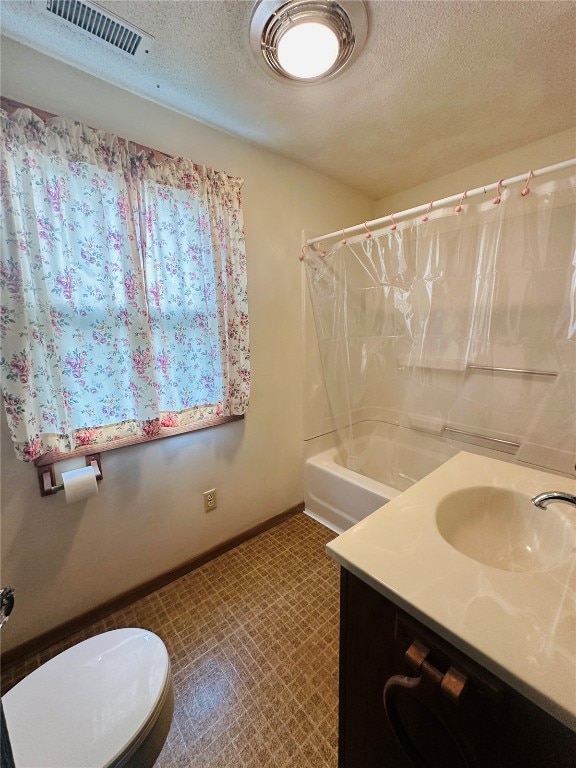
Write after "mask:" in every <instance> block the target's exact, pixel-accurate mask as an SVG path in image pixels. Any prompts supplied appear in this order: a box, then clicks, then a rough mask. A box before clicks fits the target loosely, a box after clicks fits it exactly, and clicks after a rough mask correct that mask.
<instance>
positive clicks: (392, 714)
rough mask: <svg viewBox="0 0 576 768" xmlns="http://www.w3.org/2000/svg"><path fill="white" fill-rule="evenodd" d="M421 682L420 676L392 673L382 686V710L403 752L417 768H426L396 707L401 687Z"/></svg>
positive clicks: (414, 685) (416, 685) (410, 687)
mask: <svg viewBox="0 0 576 768" xmlns="http://www.w3.org/2000/svg"><path fill="white" fill-rule="evenodd" d="M421 682H422V677H421V676H420V677H407V676H406V675H393V676H392V677H389V678H388V680H387V681H386V685H385V686H384V691H383V694H382V699H383V701H384V711H385V712H386V717H387V719H388V722H389V723H390V727H391V728H392V731H393V733H394V736H396V738H397V739H398V742H399V744H400V746H401V747H402V749H403V750H404V752H405V753H406V754H407V755H408V757H409V758H410V759H411V760H412V762H413V763H414V765H416V766H418V768H427V766H426V765H425V763H423V762H422V760H421V758H420V754H419V752H417V750H416V749H415V747H414V745H413V743H412V739H411V738H410V736H409V735H408V733H407V732H406V729H405V728H404V725H403V723H402V720H401V718H400V716H399V714H398V710H397V709H396V694H397V693H398V691H399V690H401V689H408V690H410V689H414V688H418V686H419V685H420V683H421Z"/></svg>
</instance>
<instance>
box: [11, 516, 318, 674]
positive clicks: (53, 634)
mask: <svg viewBox="0 0 576 768" xmlns="http://www.w3.org/2000/svg"><path fill="white" fill-rule="evenodd" d="M303 511H304V502H301V503H300V504H296V505H295V506H294V507H290V509H287V510H286V511H285V512H281V513H280V514H279V515H275V516H274V517H271V518H270V519H269V520H265V521H264V522H263V523H259V524H258V525H256V526H254V527H253V528H250V529H249V530H247V531H244V532H243V533H240V534H238V535H237V536H233V537H232V538H231V539H228V540H227V541H225V542H223V543H222V544H218V545H217V546H215V547H212V548H211V549H209V550H208V551H207V552H204V553H203V554H201V555H197V556H196V557H194V558H192V559H191V560H188V561H186V562H185V563H182V564H181V565H178V566H176V568H172V569H171V570H169V571H166V572H165V573H162V574H160V576H155V577H154V578H153V579H150V580H149V581H146V582H144V583H143V584H140V585H139V586H137V587H134V588H133V589H129V590H128V591H127V592H123V593H122V594H121V595H118V597H114V598H113V599H112V600H108V602H106V603H102V605H99V606H97V607H96V608H92V609H91V610H89V611H86V613H83V614H81V615H80V616H76V617H75V618H74V619H70V621H65V622H64V623H63V624H59V625H58V626H57V627H54V628H53V629H50V630H48V632H44V633H43V634H41V635H38V637H34V638H32V640H27V641H26V642H25V643H21V644H20V645H17V646H16V647H15V648H11V649H10V650H9V651H6V652H5V653H3V654H2V655H1V656H0V663H1V665H2V666H8V665H11V664H16V663H17V662H19V661H22V660H23V659H25V658H27V657H28V656H33V655H34V654H37V653H41V652H42V651H44V650H46V648H49V647H50V646H51V645H54V643H58V642H60V641H61V640H65V639H66V638H67V637H69V636H70V635H73V634H75V633H76V632H79V631H80V630H82V629H85V628H86V627H87V626H89V625H90V624H93V623H94V622H95V621H100V620H101V619H104V618H106V617H107V616H109V615H110V614H111V613H115V612H116V611H119V610H121V609H122V608H126V607H127V606H128V605H130V604H131V603H134V602H136V600H140V599H141V598H142V597H146V595H149V594H150V593H151V592H155V591H156V590H157V589H160V588H161V587H165V586H166V584H170V582H172V581H176V579H179V578H180V577H182V576H185V575H186V574H187V573H190V571H193V570H195V569H196V568H200V566H201V565H204V564H205V563H207V562H209V561H210V560H214V558H216V557H219V556H220V555H223V554H224V552H228V551H229V550H230V549H234V547H237V546H238V545H239V544H242V543H243V542H245V541H248V540H249V539H252V538H254V536H258V535H259V534H260V533H264V531H267V530H269V529H270V528H274V526H276V525H278V524H279V523H283V522H284V521H285V520H288V519H289V518H291V517H294V515H297V514H298V513H299V512H303Z"/></svg>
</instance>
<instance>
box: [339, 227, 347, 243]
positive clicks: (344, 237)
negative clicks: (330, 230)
mask: <svg viewBox="0 0 576 768" xmlns="http://www.w3.org/2000/svg"><path fill="white" fill-rule="evenodd" d="M340 242H341V243H342V245H346V243H347V242H348V240H346V232H345V231H344V230H342V240H340Z"/></svg>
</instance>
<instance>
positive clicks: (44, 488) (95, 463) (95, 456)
mask: <svg viewBox="0 0 576 768" xmlns="http://www.w3.org/2000/svg"><path fill="white" fill-rule="evenodd" d="M84 459H85V461H86V466H87V467H92V469H93V470H94V475H95V477H96V480H102V464H101V462H100V454H99V453H90V454H88V455H87V456H84ZM36 469H37V471H38V482H39V484H40V496H51V495H52V494H54V493H58V491H63V490H64V483H58V484H56V471H55V469H54V464H48V465H46V464H45V465H44V466H42V467H37V468H36Z"/></svg>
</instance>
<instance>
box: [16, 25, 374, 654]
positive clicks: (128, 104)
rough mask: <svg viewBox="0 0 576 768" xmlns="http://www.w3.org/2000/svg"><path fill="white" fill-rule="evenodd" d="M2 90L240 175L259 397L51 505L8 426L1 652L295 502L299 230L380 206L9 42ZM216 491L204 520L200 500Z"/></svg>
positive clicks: (128, 454) (129, 455) (136, 452)
mask: <svg viewBox="0 0 576 768" xmlns="http://www.w3.org/2000/svg"><path fill="white" fill-rule="evenodd" d="M1 75H2V83H1V84H2V95H4V96H7V97H9V98H12V99H15V100H17V101H21V102H24V103H27V104H31V105H34V106H36V107H38V108H41V109H45V110H47V111H49V112H53V113H56V114H61V115H66V116H68V117H71V118H74V119H77V120H80V121H82V122H85V123H87V124H89V125H91V126H94V127H98V128H103V129H106V130H109V131H111V132H114V133H117V134H119V135H121V136H125V137H128V138H131V139H133V140H135V141H139V142H141V143H142V144H146V145H148V146H151V147H154V148H156V149H160V150H163V151H165V152H167V153H170V154H177V155H183V156H185V157H189V158H191V159H193V160H194V161H196V162H198V163H202V164H205V165H208V166H211V167H213V168H216V169H219V170H223V171H226V172H227V173H229V174H232V175H237V176H242V177H243V178H244V179H245V183H244V187H243V193H242V196H243V204H244V223H245V230H246V249H247V256H248V289H249V310H250V323H251V325H250V337H251V349H252V397H251V405H250V410H249V413H248V415H247V417H246V419H245V420H244V421H240V422H235V423H232V424H227V425H224V426H221V427H217V428H215V429H208V430H203V431H200V432H194V433H190V434H187V435H181V436H179V437H174V438H170V439H167V440H160V441H157V442H153V443H148V444H144V445H140V446H133V447H128V448H123V449H119V450H116V451H111V452H108V453H104V454H102V462H103V474H104V480H103V481H102V482H101V483H100V484H99V488H100V491H99V494H98V496H97V497H95V498H92V499H89V500H87V501H86V502H82V503H78V504H75V505H72V506H66V505H65V503H64V499H63V494H57V495H56V496H54V497H49V498H45V499H42V498H41V497H40V495H39V491H38V485H37V479H36V472H35V469H34V467H33V466H31V465H28V464H24V463H22V462H19V461H17V460H16V458H15V457H14V455H13V452H12V448H11V444H10V441H9V438H8V436H7V434H6V432H7V430H6V428H5V422H4V419H3V429H2V432H3V434H2V467H1V479H2V510H1V515H2V518H1V523H2V528H1V530H2V573H1V583H2V584H3V585H4V584H12V585H13V586H14V587H15V589H16V607H15V610H14V613H13V615H12V618H11V620H10V622H9V623H8V624H7V625H6V627H5V628H4V629H3V630H2V646H3V650H9V649H10V648H12V647H14V646H16V645H18V644H20V643H22V642H24V641H27V640H29V639H31V638H33V637H35V636H37V635H39V634H41V633H42V632H45V631H47V630H48V629H51V628H52V627H55V626H57V625H58V624H61V623H62V622H64V621H67V620H69V619H71V618H73V617H74V616H76V615H79V614H81V613H83V612H85V611H87V610H89V609H91V608H94V607H96V606H98V605H100V604H102V603H103V602H105V601H107V600H110V599H111V598H113V597H115V596H117V595H119V594H121V593H123V592H125V591H126V590H128V589H130V588H132V587H134V586H137V585H138V584H140V583H142V582H144V581H146V580H148V579H150V578H153V577H154V576H156V575H159V574H161V573H163V572H165V571H167V570H169V569H171V568H173V567H175V566H177V565H179V564H180V563H182V562H185V561H187V560H189V559H191V558H192V557H194V556H195V555H198V554H201V553H202V552H205V551H206V550H208V549H209V548H211V547H213V546H215V545H217V544H218V543H221V542H223V541H225V540H226V539H229V538H231V537H232V536H234V535H235V534H238V533H240V532H242V531H244V530H247V529H249V528H251V527H252V526H254V525H257V524H258V523H260V522H262V521H264V520H266V519H268V518H270V517H272V516H274V515H276V514H278V513H280V512H283V511H284V510H286V509H288V508H290V507H292V506H293V505H295V504H298V503H299V502H300V501H301V500H302V498H303V489H302V479H301V475H302V455H303V429H302V401H303V390H304V366H303V357H304V356H303V341H302V339H303V335H304V334H303V321H302V311H301V286H302V275H301V270H302V266H301V264H300V262H299V260H298V255H299V253H300V248H301V233H302V230H313V231H324V232H329V231H332V230H334V229H335V228H337V227H338V226H340V222H341V221H350V220H352V221H354V220H358V221H361V220H365V219H366V217H367V216H369V215H370V214H371V211H372V201H370V200H369V199H368V198H366V197H364V196H362V195H360V194H359V193H357V192H355V191H353V190H350V189H348V188H347V187H345V186H343V185H341V184H338V183H336V182H334V181H332V180H330V179H327V178H326V177H323V176H321V175H320V174H318V173H315V172H313V171H310V170H307V169H306V168H304V167H302V166H299V165H297V164H295V163H293V162H290V161H288V160H286V159H284V158H282V157H280V156H278V155H274V154H272V153H269V152H267V151H263V150H260V149H258V148H256V147H255V146H253V145H251V144H249V143H247V142H243V141H241V140H238V139H235V138H233V137H231V136H229V135H227V134H225V133H222V132H220V131H217V130H215V129H212V128H210V127H208V126H206V125H203V124H200V123H198V122H195V121H192V120H190V119H188V118H186V117H183V116H181V115H179V114H177V113H175V112H172V111H170V110H167V109H164V108H162V107H160V106H158V105H155V104H153V103H151V102H148V101H145V100H143V99H141V98H138V97H136V96H134V95H132V94H130V93H127V92H125V91H122V90H120V89H118V88H116V87H114V86H111V85H109V84H107V83H104V82H102V81H99V80H97V79H95V78H93V77H90V76H89V75H86V74H84V73H82V72H79V71H76V70H74V69H72V68H70V67H68V66H66V65H64V64H62V63H60V62H57V61H55V60H52V59H49V58H47V57H45V56H43V55H41V54H39V53H37V52H35V51H32V50H30V49H28V48H25V47H23V46H22V45H20V44H18V43H15V42H13V41H11V40H3V41H2V70H1ZM212 487H215V488H216V489H217V490H218V509H217V510H216V511H215V512H213V513H211V514H210V515H206V514H205V513H204V512H203V509H202V491H204V490H206V489H208V488H212Z"/></svg>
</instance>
